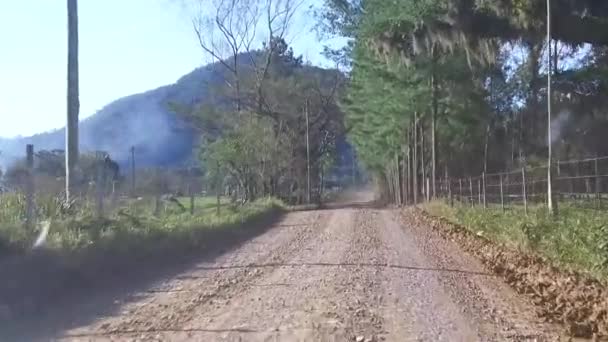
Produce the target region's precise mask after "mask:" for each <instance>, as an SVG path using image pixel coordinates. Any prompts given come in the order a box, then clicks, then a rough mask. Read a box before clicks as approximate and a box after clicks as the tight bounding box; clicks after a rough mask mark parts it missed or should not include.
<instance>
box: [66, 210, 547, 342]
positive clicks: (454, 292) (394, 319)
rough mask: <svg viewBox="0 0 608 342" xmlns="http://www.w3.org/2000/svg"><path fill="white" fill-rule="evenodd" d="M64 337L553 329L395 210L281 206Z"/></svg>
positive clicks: (443, 334) (458, 337)
mask: <svg viewBox="0 0 608 342" xmlns="http://www.w3.org/2000/svg"><path fill="white" fill-rule="evenodd" d="M133 296H134V298H135V299H134V300H132V301H131V302H129V303H125V304H124V305H122V306H121V308H120V311H119V312H117V313H115V314H113V315H110V316H108V317H102V318H99V319H98V320H97V321H95V322H94V323H92V324H89V325H87V326H81V327H77V328H73V329H70V330H68V331H63V332H62V334H61V336H60V337H59V339H60V340H63V341H74V340H77V341H88V340H94V341H98V340H99V341H123V340H125V341H135V340H139V341H154V340H158V341H165V340H169V341H384V340H385V341H477V340H481V341H495V340H539V341H542V340H555V339H556V336H554V335H552V334H553V333H552V331H555V327H552V326H548V325H545V324H543V323H540V322H539V320H538V319H537V318H536V317H535V315H534V309H533V308H532V307H531V305H530V304H528V303H526V302H525V300H524V299H522V298H521V297H518V296H517V295H516V294H515V293H514V292H512V291H511V290H510V289H509V288H508V287H507V286H506V285H505V284H503V283H502V282H501V281H500V280H499V279H497V278H495V277H493V276H492V275H489V274H486V273H485V271H484V270H483V268H482V267H481V266H480V264H479V263H478V262H477V261H476V260H474V259H473V258H472V257H470V256H468V255H465V254H463V253H462V252H461V251H459V250H458V248H457V247H456V246H455V245H453V244H452V242H449V241H445V240H442V239H441V238H440V237H439V236H437V235H435V234H434V233H433V232H432V231H431V230H430V229H427V228H425V227H415V226H412V225H409V224H408V222H407V215H405V217H403V216H402V215H400V214H399V212H398V211H397V210H391V209H375V208H372V207H366V206H365V205H354V206H345V207H343V208H334V209H326V210H317V211H306V212H293V213H289V214H288V215H286V216H285V217H284V218H283V219H282V220H280V222H278V223H277V224H275V225H274V227H273V228H272V229H269V230H268V231H266V232H265V233H263V234H262V235H259V236H257V237H255V238H253V239H252V240H250V241H248V242H246V243H245V244H243V245H241V246H240V247H239V248H237V249H236V250H233V251H231V252H228V253H226V254H224V255H222V256H220V257H219V258H217V259H215V260H213V261H210V262H202V263H199V264H197V265H195V266H194V267H193V268H191V269H189V270H187V271H186V272H183V273H182V274H180V275H178V276H176V277H172V279H168V280H166V281H163V282H160V283H157V284H155V285H154V286H153V287H152V288H150V289H148V290H146V291H142V292H140V293H136V294H133Z"/></svg>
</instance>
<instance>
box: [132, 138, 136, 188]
mask: <svg viewBox="0 0 608 342" xmlns="http://www.w3.org/2000/svg"><path fill="white" fill-rule="evenodd" d="M131 196H132V197H136V196H135V146H131Z"/></svg>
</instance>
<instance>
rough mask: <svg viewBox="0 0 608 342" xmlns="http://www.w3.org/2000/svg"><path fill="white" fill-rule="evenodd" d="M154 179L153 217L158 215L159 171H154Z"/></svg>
mask: <svg viewBox="0 0 608 342" xmlns="http://www.w3.org/2000/svg"><path fill="white" fill-rule="evenodd" d="M155 178H156V184H155V185H156V186H155V189H154V190H155V191H154V216H157V217H158V216H159V215H160V192H161V180H160V170H159V169H156V171H155Z"/></svg>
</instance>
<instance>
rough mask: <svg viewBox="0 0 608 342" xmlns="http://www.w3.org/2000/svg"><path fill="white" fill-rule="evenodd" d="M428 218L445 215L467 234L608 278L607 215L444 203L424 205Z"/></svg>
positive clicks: (562, 207) (573, 209)
mask: <svg viewBox="0 0 608 342" xmlns="http://www.w3.org/2000/svg"><path fill="white" fill-rule="evenodd" d="M424 209H425V210H427V211H428V212H429V213H430V214H433V215H436V216H442V217H444V218H446V219H448V220H450V221H452V222H455V223H458V224H460V225H462V226H464V227H466V228H468V229H469V230H471V231H473V232H475V233H478V234H483V235H484V236H486V237H488V238H490V239H492V240H494V241H496V242H499V243H503V244H505V245H507V246H510V247H512V248H518V249H523V250H528V251H533V252H535V253H538V254H540V255H542V256H544V257H546V258H547V259H549V260H551V261H552V262H553V263H555V264H556V265H558V266H567V267H570V268H573V269H577V270H579V271H584V272H588V273H591V274H593V275H594V276H597V277H602V278H605V277H608V212H606V211H599V210H594V209H583V208H580V207H577V206H575V205H570V204H568V203H561V205H560V208H559V215H558V216H557V217H553V216H552V215H549V213H548V211H547V209H546V208H545V207H544V206H542V205H538V206H530V208H529V211H528V215H526V214H525V212H524V209H523V207H521V206H509V207H508V208H507V209H506V211H505V212H504V213H503V212H502V210H501V209H500V208H499V207H494V206H492V207H489V208H488V209H483V208H482V207H479V206H476V207H470V206H467V205H462V204H455V206H454V207H450V206H449V205H447V204H446V203H444V202H439V201H436V202H432V203H429V204H426V205H425V206H424Z"/></svg>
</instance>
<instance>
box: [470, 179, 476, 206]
mask: <svg viewBox="0 0 608 342" xmlns="http://www.w3.org/2000/svg"><path fill="white" fill-rule="evenodd" d="M469 191H470V195H471V206H474V205H475V199H474V197H473V179H472V178H471V177H469Z"/></svg>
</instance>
